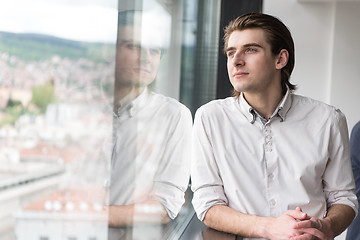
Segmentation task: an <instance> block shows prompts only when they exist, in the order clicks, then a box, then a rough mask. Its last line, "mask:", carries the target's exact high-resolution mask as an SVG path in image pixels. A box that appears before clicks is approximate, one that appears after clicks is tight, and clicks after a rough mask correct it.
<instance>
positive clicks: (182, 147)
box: [153, 108, 192, 219]
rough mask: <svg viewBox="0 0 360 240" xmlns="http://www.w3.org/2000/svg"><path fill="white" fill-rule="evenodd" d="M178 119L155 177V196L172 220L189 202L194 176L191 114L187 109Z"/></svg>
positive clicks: (183, 110) (180, 113)
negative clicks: (192, 172)
mask: <svg viewBox="0 0 360 240" xmlns="http://www.w3.org/2000/svg"><path fill="white" fill-rule="evenodd" d="M175 119H176V120H177V123H176V125H175V128H174V130H173V131H172V133H171V134H169V139H168V140H167V146H166V148H165V151H164V153H163V160H162V161H161V164H160V166H159V169H158V172H157V174H156V176H155V179H154V192H153V197H154V198H155V199H156V200H158V201H159V202H160V203H161V204H162V205H163V206H164V207H165V209H166V211H167V213H168V216H169V217H170V218H171V219H174V218H175V217H176V216H177V215H178V214H179V212H180V210H181V207H182V206H183V204H184V202H185V198H184V196H185V191H186V190H187V188H188V186H189V179H190V156H191V155H190V152H191V150H190V149H191V144H190V138H191V128H192V117H191V113H190V111H189V110H188V109H185V108H183V109H182V111H181V112H179V115H178V116H176V118H175ZM173 122H175V120H174V121H173Z"/></svg>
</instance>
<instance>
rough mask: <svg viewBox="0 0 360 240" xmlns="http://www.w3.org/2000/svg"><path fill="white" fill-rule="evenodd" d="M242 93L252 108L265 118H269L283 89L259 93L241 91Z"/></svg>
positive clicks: (279, 99) (278, 101) (280, 97)
mask: <svg viewBox="0 0 360 240" xmlns="http://www.w3.org/2000/svg"><path fill="white" fill-rule="evenodd" d="M243 95H244V98H245V100H246V101H247V102H248V103H249V104H250V106H251V107H252V108H254V109H255V110H256V111H257V112H258V113H259V114H260V115H262V116H263V117H265V118H266V119H269V118H270V117H271V116H272V114H273V113H274V111H275V109H276V107H277V106H278V105H279V103H280V101H281V99H282V98H283V91H282V90H281V88H279V90H278V91H272V92H266V93H259V94H258V93H256V94H253V93H243Z"/></svg>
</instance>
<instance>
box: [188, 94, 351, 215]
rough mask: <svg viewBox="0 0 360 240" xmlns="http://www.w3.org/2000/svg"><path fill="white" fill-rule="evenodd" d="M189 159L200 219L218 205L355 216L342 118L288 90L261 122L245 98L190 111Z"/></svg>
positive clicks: (256, 211) (248, 210)
mask: <svg viewBox="0 0 360 240" xmlns="http://www.w3.org/2000/svg"><path fill="white" fill-rule="evenodd" d="M193 154H194V156H193V161H192V164H191V179H192V190H193V192H194V197H193V201H192V202H193V205H194V208H195V210H196V212H197V215H198V217H199V219H200V220H203V219H204V217H205V214H206V212H207V210H208V209H209V208H210V207H212V206H214V205H218V204H223V205H228V206H229V207H231V208H233V209H235V210H237V211H239V212H242V213H246V214H255V215H258V216H273V217H277V216H280V215H281V214H283V213H284V212H285V211H287V210H289V209H295V208H296V207H297V206H300V207H301V208H302V210H303V211H304V212H306V213H308V214H309V215H311V216H317V217H320V218H322V217H323V216H324V215H325V214H326V211H327V209H328V208H329V207H330V206H332V205H334V204H345V205H348V206H350V207H352V208H353V209H354V211H355V212H356V213H357V200H356V196H355V194H354V192H353V190H354V188H355V185H354V180H353V175H352V171H351V163H350V156H349V138H348V130H347V124H346V119H345V116H344V115H343V114H342V113H341V112H340V111H339V110H338V109H335V108H334V107H332V106H329V105H326V104H324V103H321V102H318V101H315V100H312V99H310V98H306V97H302V96H298V95H295V94H292V93H290V92H289V91H288V92H287V93H286V95H285V96H284V98H283V99H282V101H281V102H280V104H279V106H278V107H277V109H276V111H275V112H274V114H273V116H272V117H271V118H270V119H269V120H268V121H267V120H266V119H264V118H261V117H260V116H259V114H257V113H256V112H255V111H254V109H253V108H252V107H251V106H250V105H249V104H248V103H247V102H246V100H245V99H244V97H243V95H240V97H239V99H235V98H233V97H229V98H226V99H223V100H215V101H212V102H210V103H208V104H206V105H204V106H202V107H200V108H199V109H198V111H197V112H196V115H195V122H194V127H193Z"/></svg>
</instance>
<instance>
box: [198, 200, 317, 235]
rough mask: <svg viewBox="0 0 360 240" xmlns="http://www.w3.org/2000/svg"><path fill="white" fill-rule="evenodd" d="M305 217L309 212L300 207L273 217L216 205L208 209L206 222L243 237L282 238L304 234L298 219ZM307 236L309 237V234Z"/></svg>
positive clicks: (213, 226)
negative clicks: (302, 210)
mask: <svg viewBox="0 0 360 240" xmlns="http://www.w3.org/2000/svg"><path fill="white" fill-rule="evenodd" d="M305 219H307V214H306V213H303V212H301V211H300V208H297V209H296V210H288V211H286V212H285V213H284V214H283V215H281V216H280V217H277V218H273V217H259V216H255V215H249V214H243V213H240V212H238V211H236V210H234V209H232V208H230V207H228V206H226V205H215V206H213V207H211V208H210V209H209V210H208V211H207V213H206V215H205V218H204V223H205V224H206V225H207V226H208V227H211V228H214V229H216V230H218V231H223V232H228V233H232V234H236V235H240V236H243V237H256V238H267V239H277V240H281V239H289V238H290V237H293V236H296V235H300V234H302V233H303V232H301V231H300V230H299V229H296V226H297V223H298V221H297V220H305ZM306 236H307V237H309V236H308V234H305V237H306ZM305 239H311V238H305Z"/></svg>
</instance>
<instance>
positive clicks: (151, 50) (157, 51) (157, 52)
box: [149, 48, 161, 55]
mask: <svg viewBox="0 0 360 240" xmlns="http://www.w3.org/2000/svg"><path fill="white" fill-rule="evenodd" d="M149 50H150V52H151V54H153V55H160V54H161V50H160V49H159V48H150V49H149Z"/></svg>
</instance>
